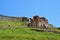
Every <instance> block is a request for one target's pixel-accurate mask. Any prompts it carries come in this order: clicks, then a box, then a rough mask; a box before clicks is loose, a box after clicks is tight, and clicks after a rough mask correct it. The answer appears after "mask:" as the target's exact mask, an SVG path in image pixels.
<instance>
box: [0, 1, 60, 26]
mask: <svg viewBox="0 0 60 40" xmlns="http://www.w3.org/2000/svg"><path fill="white" fill-rule="evenodd" d="M0 14H2V15H7V16H19V17H20V16H26V17H29V18H30V17H33V16H34V15H39V16H44V17H46V18H47V19H48V21H49V23H51V24H53V25H54V26H55V27H59V26H60V0H0Z"/></svg>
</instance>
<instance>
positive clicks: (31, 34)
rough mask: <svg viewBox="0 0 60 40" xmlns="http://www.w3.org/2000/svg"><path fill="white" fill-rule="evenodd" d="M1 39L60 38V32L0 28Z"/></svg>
mask: <svg viewBox="0 0 60 40" xmlns="http://www.w3.org/2000/svg"><path fill="white" fill-rule="evenodd" d="M0 40H60V34H55V33H47V32H36V31H31V30H30V28H10V29H4V30H0Z"/></svg>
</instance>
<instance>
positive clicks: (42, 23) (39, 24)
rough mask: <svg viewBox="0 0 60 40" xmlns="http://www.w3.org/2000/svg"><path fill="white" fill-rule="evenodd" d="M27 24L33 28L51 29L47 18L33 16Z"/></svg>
mask: <svg viewBox="0 0 60 40" xmlns="http://www.w3.org/2000/svg"><path fill="white" fill-rule="evenodd" d="M26 24H27V26H28V27H32V28H49V24H48V20H47V19H46V18H45V17H39V16H33V18H29V19H28V20H27V22H26Z"/></svg>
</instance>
